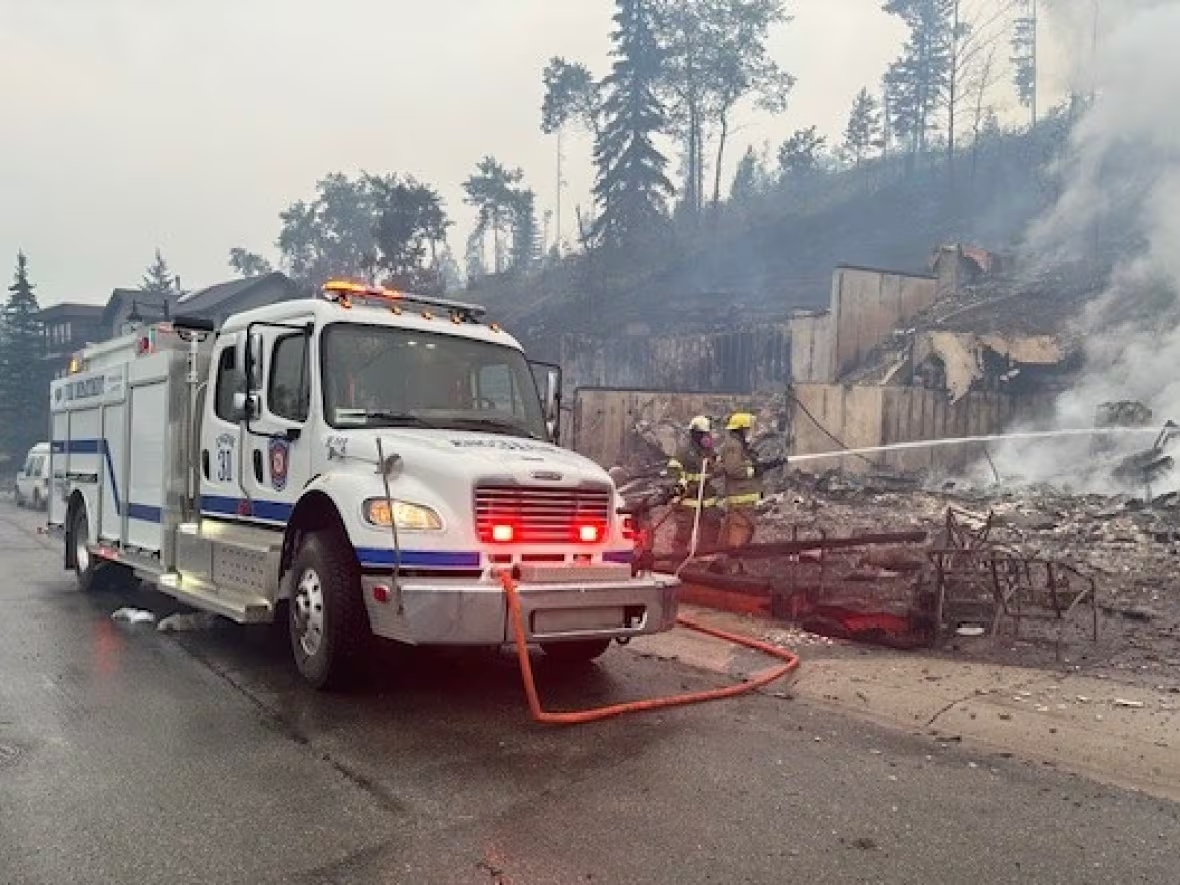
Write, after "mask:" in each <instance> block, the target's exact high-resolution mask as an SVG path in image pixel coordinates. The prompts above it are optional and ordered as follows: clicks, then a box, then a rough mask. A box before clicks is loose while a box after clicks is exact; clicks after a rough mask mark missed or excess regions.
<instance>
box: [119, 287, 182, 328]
mask: <svg viewBox="0 0 1180 885" xmlns="http://www.w3.org/2000/svg"><path fill="white" fill-rule="evenodd" d="M168 301H169V299H166V298H165V297H164V296H163V295H158V294H156V293H154V292H145V291H143V290H142V289H115V290H114V291H113V292H111V297H110V299H109V300H108V301H107V305H106V307H105V308H103V312H102V321H103V322H104V323H106V324H107V325H111V324H113V323H114V321H115V317H116V316H117V315H118V314H119V312H120V311H121V310H122V309H123V307H124V306H126V305H127V304H130V303H132V302H134V304H135V308H136V310H138V311H139V313H140V315H142V316H143V317H144V318H145V319H163V317H164V316H165V314H166V313H167V312H168V309H169V308H170V307H171V305H170V304H168V303H167V302H168Z"/></svg>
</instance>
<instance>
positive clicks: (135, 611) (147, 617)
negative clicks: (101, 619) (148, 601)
mask: <svg viewBox="0 0 1180 885" xmlns="http://www.w3.org/2000/svg"><path fill="white" fill-rule="evenodd" d="M111 620H112V621H125V622H126V623H128V624H154V623H155V622H156V616H155V615H154V614H153V613H152V612H149V611H145V610H144V609H141V608H121V609H118V610H117V611H115V612H113V613H112V614H111Z"/></svg>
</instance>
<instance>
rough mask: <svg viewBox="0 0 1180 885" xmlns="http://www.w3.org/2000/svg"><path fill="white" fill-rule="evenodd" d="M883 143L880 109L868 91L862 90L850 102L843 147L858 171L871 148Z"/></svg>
mask: <svg viewBox="0 0 1180 885" xmlns="http://www.w3.org/2000/svg"><path fill="white" fill-rule="evenodd" d="M883 142H884V139H883V133H882V128H881V109H880V107H879V106H878V104H877V99H875V98H874V97H873V96H872V94H871V93H870V92H869V90H868V89H862V90H861V91H860V92H858V93H857V94H856V98H854V99H853V101H852V112H851V113H850V114H849V115H848V126H847V127H846V128H845V130H844V146H845V147H846V148H848V151H849V152H850V153H851V154H852V157H853V160H854V162H855V163H856V167H857V168H858V169H859V168H860V164H861V161H862V160H863V159H864V157H865V154H867V153H868V152H869V151H870V150H871V149H873V148H880V147H881V146H882V144H883Z"/></svg>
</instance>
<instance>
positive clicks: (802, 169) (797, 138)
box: [778, 126, 828, 177]
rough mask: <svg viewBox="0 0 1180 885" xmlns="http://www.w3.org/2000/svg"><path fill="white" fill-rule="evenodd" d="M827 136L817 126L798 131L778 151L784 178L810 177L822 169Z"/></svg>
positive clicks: (780, 168)
mask: <svg viewBox="0 0 1180 885" xmlns="http://www.w3.org/2000/svg"><path fill="white" fill-rule="evenodd" d="M827 143H828V139H827V137H826V136H823V135H820V134H819V131H818V129H817V128H816V127H815V126H808V127H807V128H806V129H796V130H795V132H794V133H792V135H791V137H790V138H788V139H787V140H786V141H784V142H783V143H782V146H781V147H780V148H779V149H778V165H779V170H780V171H781V173H782V175H783V176H784V177H792V176H794V177H798V176H804V175H810V174H812V173H814V172H816V171H817V170H818V169H819V168H820V160H821V159H822V156H823V149H824V147H825V145H827Z"/></svg>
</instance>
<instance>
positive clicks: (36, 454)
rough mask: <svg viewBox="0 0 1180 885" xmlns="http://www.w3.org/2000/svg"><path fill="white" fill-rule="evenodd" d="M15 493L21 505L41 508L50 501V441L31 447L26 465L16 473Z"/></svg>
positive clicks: (17, 501) (18, 503)
mask: <svg viewBox="0 0 1180 885" xmlns="http://www.w3.org/2000/svg"><path fill="white" fill-rule="evenodd" d="M13 493H14V495H15V497H16V503H17V505H18V506H20V507H24V506H25V505H26V504H32V505H33V507H35V508H36V509H38V510H40V509H42V508H43V507H45V506H46V505H47V504H48V503H49V443H47V442H41V443H37V445H35V446H33V447H32V448H31V449H29V454H28V457H27V458H25V465H24V467H22V468H21V470H20V473H18V474H17V475H16V487H15V488H14V489H13Z"/></svg>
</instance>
